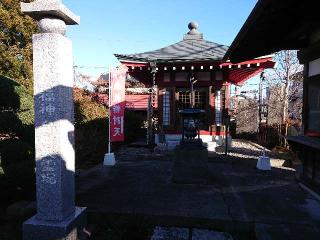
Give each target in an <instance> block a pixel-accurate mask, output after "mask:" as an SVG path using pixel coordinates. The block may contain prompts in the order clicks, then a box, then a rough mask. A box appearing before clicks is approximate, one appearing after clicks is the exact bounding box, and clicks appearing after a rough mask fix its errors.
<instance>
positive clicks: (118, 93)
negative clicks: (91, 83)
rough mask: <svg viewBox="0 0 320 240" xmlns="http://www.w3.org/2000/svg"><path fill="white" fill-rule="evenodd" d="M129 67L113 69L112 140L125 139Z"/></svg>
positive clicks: (111, 101) (121, 140)
mask: <svg viewBox="0 0 320 240" xmlns="http://www.w3.org/2000/svg"><path fill="white" fill-rule="evenodd" d="M126 75H127V67H125V66H123V65H122V66H120V67H119V68H116V69H114V70H112V71H111V86H110V90H111V99H110V119H109V121H110V138H111V142H123V141H124V110H125V107H126V101H125V82H126Z"/></svg>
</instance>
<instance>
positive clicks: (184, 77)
mask: <svg viewBox="0 0 320 240" xmlns="http://www.w3.org/2000/svg"><path fill="white" fill-rule="evenodd" d="M188 75H189V74H188V73H186V72H177V73H176V77H175V80H176V81H187V80H188Z"/></svg>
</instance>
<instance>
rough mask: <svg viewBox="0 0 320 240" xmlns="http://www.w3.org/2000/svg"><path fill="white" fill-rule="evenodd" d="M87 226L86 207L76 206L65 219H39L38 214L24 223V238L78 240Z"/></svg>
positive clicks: (27, 239)
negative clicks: (58, 220)
mask: <svg viewBox="0 0 320 240" xmlns="http://www.w3.org/2000/svg"><path fill="white" fill-rule="evenodd" d="M85 226H86V208H81V207H76V210H75V213H74V214H73V215H72V216H70V217H68V218H67V219H66V220H64V221H60V222H51V221H42V220H38V219H37V218H36V216H33V217H32V218H30V219H28V220H27V221H25V222H24V223H23V240H35V239H36V240H77V239H78V236H79V234H80V232H81V231H82V229H83V228H84V227H85Z"/></svg>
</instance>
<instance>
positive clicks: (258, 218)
mask: <svg viewBox="0 0 320 240" xmlns="http://www.w3.org/2000/svg"><path fill="white" fill-rule="evenodd" d="M247 148H248V147H247ZM249 150H250V149H249ZM236 151H238V149H236ZM249 152H250V151H249ZM248 154H249V153H248ZM118 159H120V161H119V162H118V164H117V165H116V166H115V167H103V166H101V165H99V166H96V167H94V168H92V169H90V170H89V171H85V172H82V173H80V174H78V176H77V178H76V186H77V204H78V205H80V206H87V207H88V212H89V215H90V216H89V217H90V218H89V219H91V220H92V221H93V219H102V218H104V217H105V218H108V217H109V218H111V219H113V220H115V219H117V218H119V219H120V218H121V217H124V216H125V217H132V218H133V219H134V218H135V217H137V216H140V217H141V216H143V217H145V218H146V219H147V221H148V222H149V223H150V222H152V223H153V224H155V225H163V226H177V227H192V228H201V229H213V230H218V231H223V232H229V233H231V234H238V235H239V236H238V238H239V239H249V238H248V236H249V235H250V237H252V238H253V237H254V236H256V237H257V238H258V239H320V238H319V236H320V231H319V229H320V204H319V202H317V201H316V200H315V199H314V198H313V197H312V196H311V195H309V194H308V193H306V192H305V191H304V190H302V189H301V188H300V187H299V185H298V184H297V182H296V180H295V177H294V171H293V170H292V169H288V168H278V167H274V168H273V169H272V171H270V172H261V171H258V170H256V168H255V164H256V156H255V155H254V154H253V155H252V157H245V158H244V157H239V156H235V155H232V156H230V157H227V158H225V157H222V156H220V155H215V156H212V157H211V158H210V159H209V162H210V163H209V168H210V181H209V184H208V185H192V184H188V185H181V184H173V183H172V182H171V174H172V165H173V162H172V161H171V157H170V155H169V156H160V155H157V156H155V157H153V156H152V155H150V154H149V153H148V152H147V150H145V152H144V153H143V154H140V153H139V151H138V152H135V153H134V154H130V150H129V149H126V150H125V151H123V152H122V153H121V154H120V156H118Z"/></svg>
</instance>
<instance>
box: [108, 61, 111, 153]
mask: <svg viewBox="0 0 320 240" xmlns="http://www.w3.org/2000/svg"><path fill="white" fill-rule="evenodd" d="M108 81H109V97H108V101H109V104H108V107H109V117H108V118H109V142H108V153H111V128H110V121H111V120H110V117H111V71H110V66H109V67H108Z"/></svg>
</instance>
